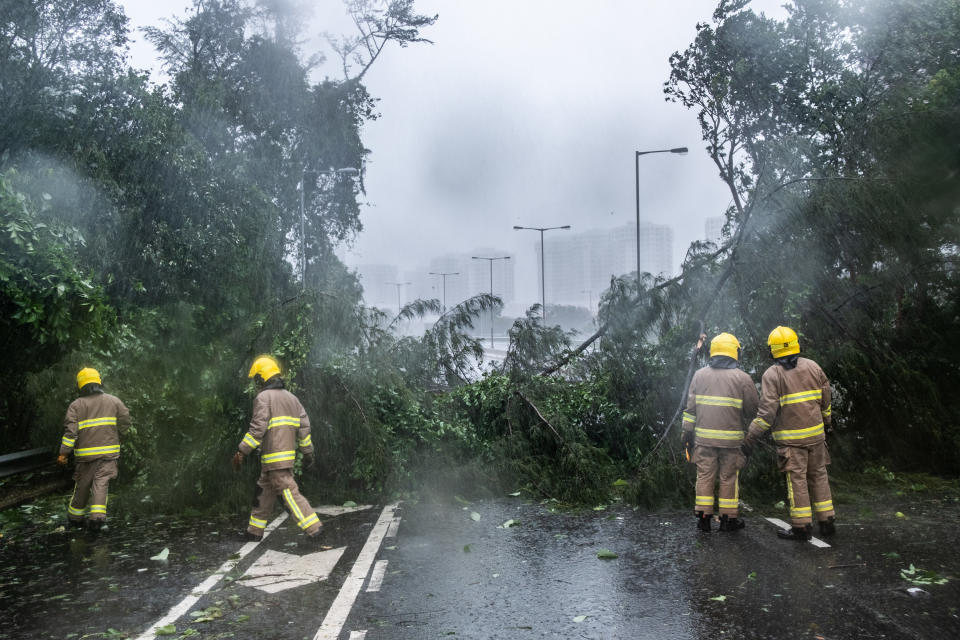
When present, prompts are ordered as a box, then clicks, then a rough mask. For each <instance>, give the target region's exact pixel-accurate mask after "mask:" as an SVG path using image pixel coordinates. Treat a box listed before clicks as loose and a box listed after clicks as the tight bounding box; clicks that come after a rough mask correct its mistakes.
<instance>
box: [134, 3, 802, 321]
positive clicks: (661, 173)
mask: <svg viewBox="0 0 960 640" xmlns="http://www.w3.org/2000/svg"><path fill="white" fill-rule="evenodd" d="M122 4H123V6H124V8H125V10H126V11H127V14H128V15H129V16H130V18H131V28H132V29H134V30H135V29H138V28H140V27H143V26H146V25H148V24H156V23H157V21H158V20H159V18H161V17H169V16H172V15H182V11H183V8H186V7H188V6H190V4H191V3H189V2H181V3H176V4H169V5H167V6H166V7H164V8H163V9H160V8H158V7H156V6H153V5H151V4H148V3H146V2H143V1H142V0H126V1H124V2H123V3H122ZM754 6H755V9H756V10H758V11H759V10H761V9H763V10H765V11H768V12H770V11H771V10H772V11H774V12H776V13H777V15H781V14H782V13H783V10H782V9H778V7H779V3H778V2H772V1H765V2H755V3H754ZM714 8H715V3H714V2H707V1H702V0H696V1H694V0H691V1H689V2H681V3H652V2H647V3H637V2H627V1H610V2H591V3H585V2H556V1H554V2H548V1H547V0H536V1H525V2H507V1H506V0H485V1H484V2H465V1H462V0H460V1H453V0H422V1H418V2H417V3H416V9H417V12H418V13H422V14H429V15H433V14H439V19H438V20H437V23H436V24H435V25H434V26H433V27H429V28H427V29H425V30H424V31H423V32H422V34H421V35H422V36H424V37H426V38H429V39H430V40H433V42H434V44H432V45H430V44H417V45H411V46H409V47H407V48H404V49H401V48H400V47H398V46H396V45H390V46H389V47H388V49H387V50H386V51H385V52H384V53H383V55H381V57H380V58H379V59H378V60H377V61H376V62H375V63H374V65H373V67H372V68H371V70H370V72H369V73H368V74H367V75H366V76H365V78H364V83H365V84H366V86H367V87H368V89H369V91H370V93H371V95H373V96H374V97H376V98H378V99H379V103H378V108H377V110H378V112H379V113H380V114H381V117H380V118H379V119H378V120H376V121H373V122H370V123H368V124H367V125H366V126H365V127H364V133H363V139H364V143H365V144H366V146H367V147H368V148H369V149H370V150H371V154H370V156H369V158H368V162H367V166H366V172H367V173H366V180H365V183H366V187H367V195H366V198H365V200H366V202H368V203H369V206H366V207H364V208H363V210H362V213H361V221H362V223H363V225H364V230H363V232H361V233H360V235H359V236H358V237H357V238H356V240H355V241H354V243H353V246H352V250H351V251H350V252H349V253H348V256H347V262H348V264H350V265H351V266H352V265H356V264H358V263H391V264H396V265H397V266H398V267H399V268H400V269H401V270H405V269H411V268H414V267H415V266H417V265H419V264H423V263H424V262H426V261H428V260H429V259H430V258H431V257H433V256H440V255H443V254H446V253H451V252H454V253H460V252H470V251H472V250H473V249H475V248H477V247H480V246H487V247H496V248H499V249H502V250H504V251H507V252H510V253H513V254H515V255H516V263H515V269H516V287H517V291H516V293H517V298H518V299H521V300H522V299H527V300H529V301H530V302H531V303H532V302H535V301H536V298H537V296H538V287H537V277H538V276H537V265H536V256H535V251H534V247H535V244H536V242H535V241H538V238H534V236H535V235H537V234H532V233H530V232H518V231H513V230H512V227H513V225H523V226H553V225H564V224H569V225H572V227H573V229H574V230H576V231H586V230H588V229H591V228H600V229H605V228H610V227H614V226H619V225H623V224H627V223H631V224H632V223H633V221H634V219H635V206H636V205H635V195H634V189H635V186H634V151H636V150H650V149H664V148H670V147H678V146H686V147H689V149H690V153H689V154H687V155H686V156H679V155H674V154H659V155H650V156H644V157H641V158H640V216H641V220H645V221H647V222H651V223H655V224H667V225H670V226H672V227H673V230H674V238H675V241H674V247H673V263H674V266H673V268H674V270H676V269H677V268H678V267H679V264H680V261H681V260H682V258H683V256H684V254H685V252H686V249H687V247H688V246H689V244H690V242H692V241H694V240H699V239H702V238H703V237H704V221H705V219H706V218H708V217H711V216H717V215H721V214H722V212H723V211H724V209H725V208H726V207H727V205H728V204H729V201H730V197H729V194H728V192H727V190H726V188H725V186H724V185H723V184H722V183H721V182H720V180H719V178H718V177H717V171H716V167H714V166H713V164H712V162H711V161H710V160H709V158H708V157H707V155H706V152H705V151H704V150H703V142H702V141H701V138H700V132H699V127H698V125H697V122H696V117H695V114H694V113H693V112H691V111H688V110H686V109H684V108H683V107H681V106H679V105H676V104H671V103H667V102H665V101H664V99H663V91H662V88H663V83H664V81H665V80H666V79H667V77H668V74H669V63H668V58H669V56H670V54H671V53H673V52H674V51H677V50H682V49H684V48H686V46H687V45H688V44H689V43H690V42H691V41H692V39H693V38H694V36H695V34H696V29H695V25H696V23H697V22H698V21H708V20H709V19H710V16H711V14H712V12H713V10H714ZM315 11H316V15H315V19H314V23H313V25H312V26H311V27H309V31H308V33H305V35H308V36H315V35H316V34H319V33H320V32H323V31H331V32H335V33H336V32H349V31H348V29H349V27H350V23H349V21H348V20H346V19H345V18H344V11H343V6H342V4H341V3H340V2H339V0H326V1H324V2H318V3H316V4H315ZM132 35H133V37H134V39H136V40H138V41H140V42H138V43H134V44H133V45H132V46H131V60H132V63H133V64H134V65H135V66H140V67H151V68H156V64H155V62H152V61H153V60H154V59H155V52H153V50H152V47H150V45H149V44H146V43H143V42H142V35H141V34H139V33H138V32H135V33H133V34H132ZM312 42H314V43H315V46H316V47H319V46H320V40H319V39H314V40H312ZM306 48H307V49H310V48H311V47H310V46H309V45H308V46H307V47H306ZM327 56H328V59H327V62H326V63H325V64H324V65H322V66H321V67H320V69H319V70H318V72H319V75H320V77H323V76H329V77H332V78H338V77H339V76H340V66H339V60H338V59H337V58H336V56H335V55H332V54H330V53H329V52H328V53H327ZM556 233H563V232H556ZM548 275H549V274H548ZM424 277H427V275H426V274H424Z"/></svg>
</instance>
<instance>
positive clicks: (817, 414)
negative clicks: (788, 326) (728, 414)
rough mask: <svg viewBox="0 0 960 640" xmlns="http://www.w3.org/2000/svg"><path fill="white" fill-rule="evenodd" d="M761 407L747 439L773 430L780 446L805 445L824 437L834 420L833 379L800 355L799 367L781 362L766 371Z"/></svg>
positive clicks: (811, 361)
mask: <svg viewBox="0 0 960 640" xmlns="http://www.w3.org/2000/svg"><path fill="white" fill-rule="evenodd" d="M761 387H762V388H761V391H760V410H759V412H758V413H757V417H756V419H755V420H754V421H753V422H752V423H751V424H750V434H749V436H748V437H747V439H748V440H749V441H750V442H754V441H756V440H757V439H758V438H760V437H761V436H762V435H763V434H764V433H765V432H766V431H767V430H772V432H773V439H774V440H775V441H776V443H777V445H778V446H801V445H808V444H816V443H817V442H822V441H823V440H824V425H826V426H827V427H828V428H829V426H830V421H831V411H830V381H829V380H827V375H826V374H825V373H824V372H823V369H821V368H820V365H818V364H817V363H816V362H814V361H813V360H808V359H807V358H798V359H797V366H796V367H794V368H793V369H787V368H785V367H783V366H781V365H779V364H774V365H773V366H772V367H770V368H769V369H767V370H766V371H764V372H763V382H762V384H761Z"/></svg>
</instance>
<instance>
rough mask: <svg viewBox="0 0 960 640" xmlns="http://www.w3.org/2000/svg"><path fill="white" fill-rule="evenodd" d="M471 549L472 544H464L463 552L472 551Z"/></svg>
mask: <svg viewBox="0 0 960 640" xmlns="http://www.w3.org/2000/svg"><path fill="white" fill-rule="evenodd" d="M470 551H471V549H470V545H469V544H465V545H463V552H464V553H470Z"/></svg>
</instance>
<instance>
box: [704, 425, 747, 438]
mask: <svg viewBox="0 0 960 640" xmlns="http://www.w3.org/2000/svg"><path fill="white" fill-rule="evenodd" d="M696 432H697V436H698V437H700V438H710V439H712V440H743V431H742V430H739V429H738V430H737V431H724V430H723V429H710V428H707V427H697V428H696Z"/></svg>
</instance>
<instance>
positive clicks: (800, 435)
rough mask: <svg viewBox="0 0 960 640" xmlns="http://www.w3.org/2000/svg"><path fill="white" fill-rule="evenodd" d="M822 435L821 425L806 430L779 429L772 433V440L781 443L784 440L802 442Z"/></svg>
mask: <svg viewBox="0 0 960 640" xmlns="http://www.w3.org/2000/svg"><path fill="white" fill-rule="evenodd" d="M822 435H823V423H822V422H821V423H820V424H818V425H816V426H813V427H807V428H806V429H781V430H779V431H774V432H773V439H774V440H776V441H777V442H783V441H784V440H803V439H804V438H812V437H814V436H822Z"/></svg>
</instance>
